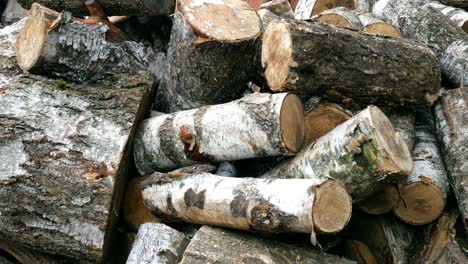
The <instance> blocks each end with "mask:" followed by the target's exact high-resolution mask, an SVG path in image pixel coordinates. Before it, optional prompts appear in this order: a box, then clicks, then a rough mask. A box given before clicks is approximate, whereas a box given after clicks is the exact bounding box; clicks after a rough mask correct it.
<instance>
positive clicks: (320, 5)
mask: <svg viewBox="0 0 468 264" xmlns="http://www.w3.org/2000/svg"><path fill="white" fill-rule="evenodd" d="M339 6H342V7H346V8H349V9H353V8H354V1H353V0H298V1H297V4H296V6H295V10H294V16H295V18H296V19H309V18H311V17H312V16H314V15H318V14H320V13H321V12H323V11H325V10H327V9H332V8H335V7H339Z"/></svg>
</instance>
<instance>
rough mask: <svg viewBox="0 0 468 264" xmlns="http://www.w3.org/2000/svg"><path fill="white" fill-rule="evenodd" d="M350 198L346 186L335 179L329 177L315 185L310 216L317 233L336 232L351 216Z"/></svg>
mask: <svg viewBox="0 0 468 264" xmlns="http://www.w3.org/2000/svg"><path fill="white" fill-rule="evenodd" d="M352 206H353V205H352V200H351V196H350V195H349V193H348V191H347V190H346V187H344V185H343V184H342V183H340V182H339V181H337V180H333V179H329V180H327V181H325V182H323V183H322V184H320V185H319V186H316V187H315V200H314V206H313V212H312V217H313V221H314V229H315V231H316V232H318V233H324V234H333V233H337V232H339V231H341V230H343V228H344V227H345V226H346V225H347V224H348V222H349V220H350V218H351V211H352Z"/></svg>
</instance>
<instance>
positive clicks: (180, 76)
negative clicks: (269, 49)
mask: <svg viewBox="0 0 468 264" xmlns="http://www.w3.org/2000/svg"><path fill="white" fill-rule="evenodd" d="M192 2H193V3H192ZM179 10H180V12H176V14H175V15H174V16H173V27H172V33H171V40H170V43H169V49H168V51H167V56H166V60H165V64H164V67H163V71H162V75H161V81H160V84H159V89H158V92H157V96H156V102H155V108H156V110H159V111H162V112H166V113H167V112H175V111H180V110H187V109H193V108H197V107H201V106H204V105H212V104H219V103H226V102H229V101H232V100H234V99H237V98H240V97H241V96H242V93H243V92H244V85H245V84H246V83H247V82H249V81H251V79H252V78H251V77H252V76H253V69H254V68H253V66H254V64H253V58H254V55H255V52H256V49H255V39H256V38H257V37H258V36H259V35H260V33H261V22H260V18H259V17H258V15H257V13H256V12H255V11H254V10H252V9H251V8H250V7H249V6H248V5H247V3H245V2H243V1H242V0H219V1H213V3H211V2H210V1H190V0H183V1H179Z"/></svg>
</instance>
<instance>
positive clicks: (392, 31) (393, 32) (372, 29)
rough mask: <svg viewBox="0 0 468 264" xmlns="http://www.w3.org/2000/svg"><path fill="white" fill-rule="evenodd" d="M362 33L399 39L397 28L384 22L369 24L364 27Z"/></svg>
mask: <svg viewBox="0 0 468 264" xmlns="http://www.w3.org/2000/svg"><path fill="white" fill-rule="evenodd" d="M362 31H364V32H366V33H370V34H375V35H383V36H389V37H394V38H401V33H400V30H398V28H396V27H394V26H393V25H391V24H388V23H385V22H380V23H373V24H370V25H368V26H366V27H364V28H363V30H362Z"/></svg>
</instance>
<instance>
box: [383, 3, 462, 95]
mask: <svg viewBox="0 0 468 264" xmlns="http://www.w3.org/2000/svg"><path fill="white" fill-rule="evenodd" d="M374 14H375V15H376V16H377V17H379V18H382V19H384V20H385V21H387V22H390V23H392V24H393V25H395V26H397V27H399V28H400V30H401V33H402V36H403V37H405V38H410V39H414V40H417V41H420V42H422V43H424V44H426V45H427V46H429V47H430V48H431V49H432V50H433V51H434V52H435V53H436V54H437V57H438V59H439V61H440V65H441V70H442V74H443V75H444V77H445V79H447V80H448V81H450V82H451V83H452V84H453V85H454V86H455V87H458V86H459V85H460V82H461V81H462V80H464V85H467V84H468V71H464V65H468V35H467V34H466V33H465V32H464V31H463V30H462V29H461V28H460V27H458V26H457V25H455V24H453V23H452V21H450V20H449V19H448V18H447V17H445V16H444V15H443V14H442V13H440V12H439V11H437V10H435V9H433V8H431V7H430V6H428V5H426V2H425V1H422V0H392V1H389V0H380V1H379V2H378V3H377V4H376V5H375V8H374Z"/></svg>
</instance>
